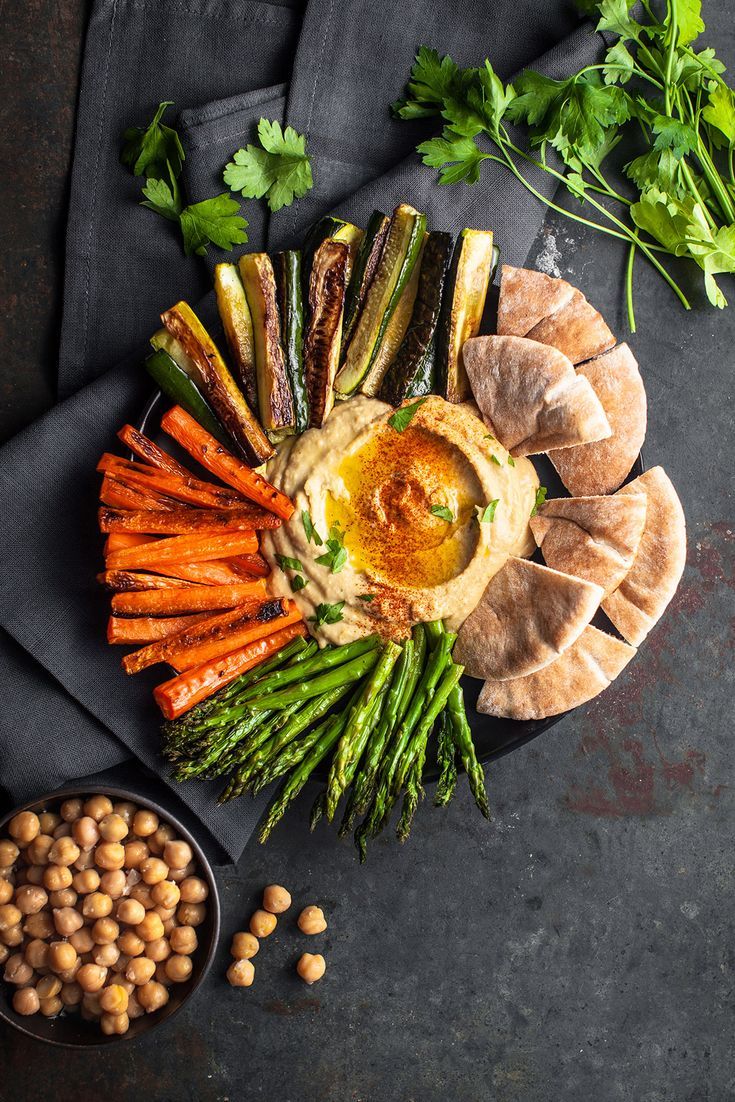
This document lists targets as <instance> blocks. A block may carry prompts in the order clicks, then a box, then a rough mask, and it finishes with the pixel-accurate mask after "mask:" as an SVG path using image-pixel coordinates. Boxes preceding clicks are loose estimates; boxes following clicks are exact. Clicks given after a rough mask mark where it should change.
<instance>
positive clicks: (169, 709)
mask: <svg viewBox="0 0 735 1102" xmlns="http://www.w3.org/2000/svg"><path fill="white" fill-rule="evenodd" d="M297 635H306V625H305V624H304V623H299V624H291V626H290V627H287V628H284V629H283V631H277V632H276V633H275V635H270V636H268V637H267V638H266V639H258V640H257V641H256V642H254V643H250V644H248V646H246V647H241V648H240V650H236V651H235V652H234V653H233V654H228V655H226V656H225V657H224V658H218V659H216V660H215V661H214V662H205V663H204V665H202V666H198V667H197V668H196V669H194V670H189V671H188V672H187V673H185V674H180V675H179V676H178V677H172V678H171V680H170V681H164V683H163V684H162V685H158V686H157V687H156V688H155V689H154V691H153V695H154V697H155V700H156V703H157V704H158V707H159V708H160V709H161V711H162V712H163V714H164V716H165V717H166V719H177V718H178V717H179V716H182V715H183V714H184V712H188V711H189V709H190V708H193V707H194V705H195V704H199V703H201V701H202V700H206V699H207V697H209V696H211V695H212V693H215V692H216V691H217V689H221V688H223V687H224V686H225V685H229V683H230V681H234V680H235V678H236V677H239V676H240V674H241V673H245V672H246V670H250V669H252V668H253V666H257V665H258V664H259V663H260V662H263V661H264V660H265V659H266V658H268V657H270V655H272V654H275V653H276V651H279V650H280V649H281V647H285V645H286V643H288V642H290V641H291V639H293V638H294V637H295V636H297Z"/></svg>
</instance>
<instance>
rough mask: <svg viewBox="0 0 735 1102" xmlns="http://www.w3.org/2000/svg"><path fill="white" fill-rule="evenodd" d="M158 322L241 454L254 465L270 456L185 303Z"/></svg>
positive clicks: (226, 371) (267, 445) (225, 369)
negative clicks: (176, 345) (175, 344)
mask: <svg viewBox="0 0 735 1102" xmlns="http://www.w3.org/2000/svg"><path fill="white" fill-rule="evenodd" d="M161 321H162V322H163V324H164V325H165V327H166V329H167V330H168V332H169V333H170V334H171V336H172V337H175V338H176V340H177V341H178V342H179V344H180V345H181V346H182V348H183V349H184V352H186V354H187V356H188V357H189V358H190V360H191V361H192V362H193V363H194V364H195V366H196V370H197V372H198V375H199V378H198V379H197V380H196V381H197V386H198V387H199V389H200V390H201V392H202V394H203V396H204V397H205V398H206V400H207V401H208V402H209V404H210V405H211V407H212V409H213V410H214V412H215V413H216V414H217V417H218V418H219V420H220V421H221V422H222V425H223V426H224V428H225V429H226V430H227V432H228V433H229V434H230V436H231V437H232V438H233V440H235V441H236V442H237V444H238V445H239V447H240V449H241V450H242V452H243V453H244V454H245V455H246V456H247V457H248V459H250V460H251V461H252V462H255V463H262V462H264V460H266V459H268V458H269V457H270V456H271V455H273V448H272V447H271V445H270V443H269V442H268V440H267V438H266V436H265V434H264V433H263V430H262V428H261V427H260V425H259V424H258V422H257V420H256V418H255V416H254V415H253V413H252V412H251V410H250V407H249V406H248V404H247V402H246V401H245V399H244V398H243V396H242V394H241V392H240V390H239V389H238V386H237V383H236V382H235V380H234V379H233V377H232V375H231V374H230V371H229V368H228V367H227V365H226V364H225V361H224V360H223V359H222V356H221V355H220V352H219V349H218V348H217V346H216V344H215V343H214V341H213V340H212V338H211V337H210V335H209V333H208V332H207V330H206V329H205V328H204V326H203V325H202V323H201V321H200V320H199V318H198V317H197V316H196V314H195V313H194V311H193V310H192V308H191V306H189V305H188V304H187V303H186V302H177V303H176V305H175V306H172V307H171V309H170V310H166V311H164V313H163V314H161Z"/></svg>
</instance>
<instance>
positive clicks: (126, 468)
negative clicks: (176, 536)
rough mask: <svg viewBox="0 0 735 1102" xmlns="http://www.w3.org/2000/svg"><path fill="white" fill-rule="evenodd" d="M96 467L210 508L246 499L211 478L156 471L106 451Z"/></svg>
mask: <svg viewBox="0 0 735 1102" xmlns="http://www.w3.org/2000/svg"><path fill="white" fill-rule="evenodd" d="M97 470H98V471H102V472H104V473H105V474H110V475H112V477H113V478H115V479H117V480H118V481H119V482H125V483H126V484H127V485H129V486H134V487H135V488H136V489H140V490H153V491H156V492H158V493H160V494H165V495H166V496H167V497H172V498H175V499H176V501H182V502H184V504H186V505H198V506H200V507H203V508H209V509H230V508H235V509H236V508H238V507H240V508H241V507H242V506H243V505H244V503H245V499H244V498H243V496H242V494H238V493H235V491H234V490H228V489H225V487H224V486H216V485H215V484H214V483H213V482H202V481H201V480H200V479H198V478H194V477H193V476H192V477H191V478H181V477H180V476H179V475H175V474H171V473H169V472H168V471H159V470H156V468H155V467H148V466H146V465H145V464H144V463H135V462H132V461H130V460H127V459H120V458H119V457H118V456H116V455H110V454H109V453H105V455H103V456H102V458H101V459H100V461H99V463H98V464H97Z"/></svg>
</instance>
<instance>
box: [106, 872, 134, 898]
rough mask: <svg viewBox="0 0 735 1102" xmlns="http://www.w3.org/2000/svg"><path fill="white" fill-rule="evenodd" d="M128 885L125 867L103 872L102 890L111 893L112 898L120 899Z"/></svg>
mask: <svg viewBox="0 0 735 1102" xmlns="http://www.w3.org/2000/svg"><path fill="white" fill-rule="evenodd" d="M127 886H128V881H127V877H126V876H125V872H124V870H123V869H111V870H110V872H106V873H103V875H102V878H101V880H100V887H101V888H102V891H103V892H105V893H106V894H107V895H109V897H110V899H119V898H120V896H121V895H122V894H123V892H124V891H125V889H126V888H127Z"/></svg>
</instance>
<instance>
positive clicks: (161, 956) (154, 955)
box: [145, 936, 171, 964]
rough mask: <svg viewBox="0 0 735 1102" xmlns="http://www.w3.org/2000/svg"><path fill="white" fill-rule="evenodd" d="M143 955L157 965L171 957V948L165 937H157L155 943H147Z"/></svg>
mask: <svg viewBox="0 0 735 1102" xmlns="http://www.w3.org/2000/svg"><path fill="white" fill-rule="evenodd" d="M145 955H146V956H147V957H148V958H149V959H150V960H154V961H155V962H156V963H157V964H158V963H160V962H161V961H164V960H167V959H168V957H170V956H171V946H170V945H169V943H168V941H167V940H166V938H165V937H163V936H161V937H157V938H156V939H155V941H149V942H148V944H147V945H146V947H145Z"/></svg>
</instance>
